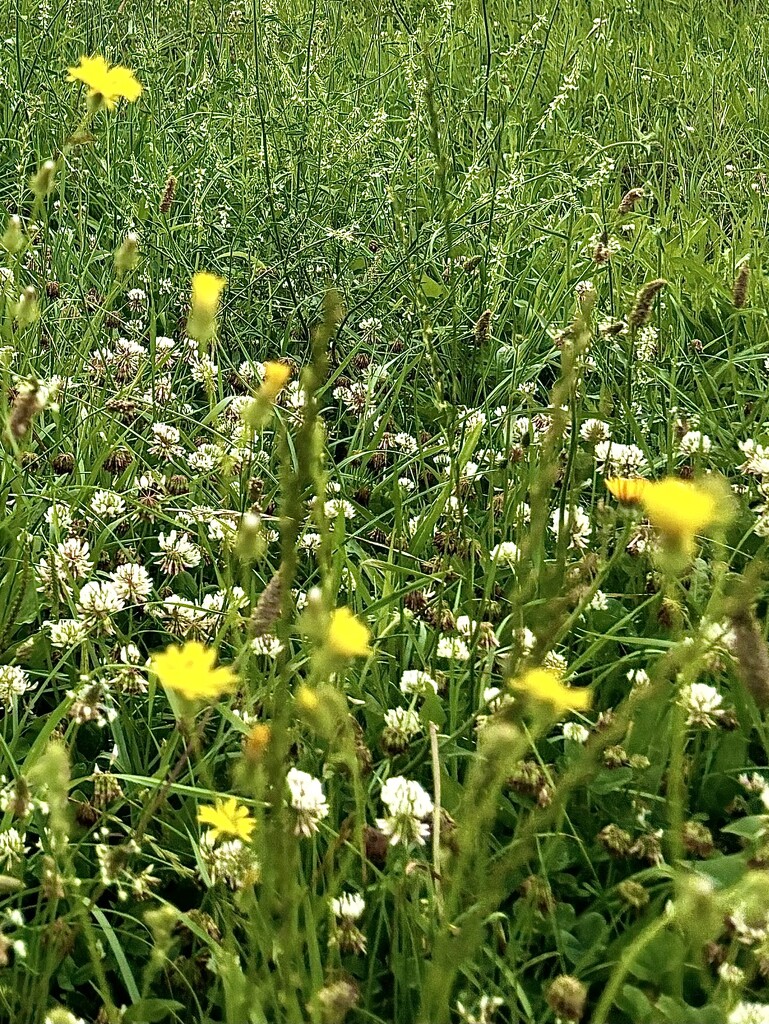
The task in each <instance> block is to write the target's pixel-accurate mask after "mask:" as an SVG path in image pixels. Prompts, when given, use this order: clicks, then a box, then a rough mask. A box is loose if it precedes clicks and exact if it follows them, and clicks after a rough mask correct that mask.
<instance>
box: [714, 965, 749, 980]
mask: <svg viewBox="0 0 769 1024" xmlns="http://www.w3.org/2000/svg"><path fill="white" fill-rule="evenodd" d="M718 976H719V978H720V979H721V981H723V983H724V984H725V985H731V986H741V985H744V984H745V972H744V971H743V969H742V968H741V967H738V966H737V964H730V963H725V964H720V965H719V967H718Z"/></svg>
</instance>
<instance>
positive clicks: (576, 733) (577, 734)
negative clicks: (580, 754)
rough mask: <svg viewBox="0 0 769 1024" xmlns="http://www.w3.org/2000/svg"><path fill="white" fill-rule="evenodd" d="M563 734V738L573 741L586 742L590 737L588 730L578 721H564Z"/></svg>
mask: <svg viewBox="0 0 769 1024" xmlns="http://www.w3.org/2000/svg"><path fill="white" fill-rule="evenodd" d="M563 736H564V739H567V740H572V742H574V743H587V741H588V739H589V738H590V730H589V729H586V728H585V726H584V725H582V724H581V723H580V722H566V723H564V726H563Z"/></svg>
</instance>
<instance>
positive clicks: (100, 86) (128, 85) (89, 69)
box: [67, 54, 142, 110]
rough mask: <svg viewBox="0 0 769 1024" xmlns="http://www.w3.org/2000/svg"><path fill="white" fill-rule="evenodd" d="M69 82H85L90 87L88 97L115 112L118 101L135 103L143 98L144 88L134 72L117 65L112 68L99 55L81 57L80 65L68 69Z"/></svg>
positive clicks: (97, 104)
mask: <svg viewBox="0 0 769 1024" xmlns="http://www.w3.org/2000/svg"><path fill="white" fill-rule="evenodd" d="M68 71H69V74H68V76H67V81H68V82H83V84H84V85H87V86H88V96H89V98H90V99H92V100H93V101H94V103H95V105H96V106H102V105H103V106H105V107H106V108H107V109H108V110H113V109H114V107H115V106H117V101H118V100H121V99H123V100H128V102H129V103H133V102H134V101H135V100H138V98H139V97H140V96H141V92H142V87H141V84H140V82H138V81H137V79H136V76H135V75H134V73H133V71H131V70H130V69H129V68H126V67H123V65H122V64H116V65H115V66H114V67H110V66H109V64H108V63H107V62H106V60H105V59H104V58H103V57H100V56H99V55H98V54H97V55H95V56H93V57H81V58H80V63H79V64H78V65H77V66H76V67H73V68H68Z"/></svg>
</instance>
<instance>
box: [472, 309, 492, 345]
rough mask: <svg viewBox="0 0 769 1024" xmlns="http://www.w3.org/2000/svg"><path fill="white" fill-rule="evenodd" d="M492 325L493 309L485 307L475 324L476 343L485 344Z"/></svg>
mask: <svg viewBox="0 0 769 1024" xmlns="http://www.w3.org/2000/svg"><path fill="white" fill-rule="evenodd" d="M490 327H491V310H490V309H485V310H484V311H483V312H482V313H481V315H480V316H479V317H478V320H477V321H476V324H475V330H474V332H473V336H474V338H475V344H476V345H478V346H481V345H483V344H485V342H486V341H487V340H488V337H489V328H490Z"/></svg>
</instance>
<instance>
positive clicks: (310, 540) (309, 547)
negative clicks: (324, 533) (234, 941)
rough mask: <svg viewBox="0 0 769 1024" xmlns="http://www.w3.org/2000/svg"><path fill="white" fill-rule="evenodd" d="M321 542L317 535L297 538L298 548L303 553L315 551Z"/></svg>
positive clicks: (305, 535)
mask: <svg viewBox="0 0 769 1024" xmlns="http://www.w3.org/2000/svg"><path fill="white" fill-rule="evenodd" d="M321 540H322V538H321V535H320V534H319V533H305V534H303V535H302V536H301V537H300V538H299V547H300V548H303V549H304V550H305V551H317V550H318V548H319V547H320V543H321Z"/></svg>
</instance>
